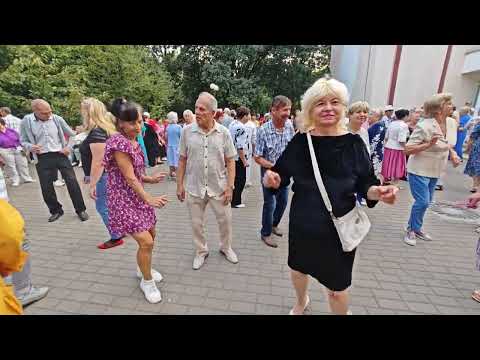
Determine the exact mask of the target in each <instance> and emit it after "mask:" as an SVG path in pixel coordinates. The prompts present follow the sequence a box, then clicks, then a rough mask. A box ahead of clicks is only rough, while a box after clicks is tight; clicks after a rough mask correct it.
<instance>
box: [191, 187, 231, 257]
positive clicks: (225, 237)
mask: <svg viewBox="0 0 480 360" xmlns="http://www.w3.org/2000/svg"><path fill="white" fill-rule="evenodd" d="M208 204H210V206H211V207H212V210H213V213H214V214H215V217H216V218H217V222H218V228H219V230H220V249H221V250H225V251H226V250H229V249H231V247H232V208H231V205H230V203H229V204H228V205H224V204H223V200H216V199H215V198H212V197H208V196H207V195H205V197H204V198H203V199H202V198H200V197H197V196H192V195H190V194H188V195H187V205H188V210H189V212H190V218H191V220H192V230H193V243H194V245H195V247H196V254H197V255H198V256H205V255H206V254H207V253H208V246H207V240H206V239H205V231H204V228H205V209H206V207H207V205H208Z"/></svg>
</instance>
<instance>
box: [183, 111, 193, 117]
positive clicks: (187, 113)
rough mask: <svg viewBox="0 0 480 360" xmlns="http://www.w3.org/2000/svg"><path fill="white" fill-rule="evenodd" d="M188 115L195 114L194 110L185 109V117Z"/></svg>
mask: <svg viewBox="0 0 480 360" xmlns="http://www.w3.org/2000/svg"><path fill="white" fill-rule="evenodd" d="M187 115H193V112H192V110H190V109H187V110H185V111H184V112H183V117H185V116H187Z"/></svg>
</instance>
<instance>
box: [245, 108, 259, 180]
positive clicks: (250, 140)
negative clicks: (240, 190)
mask: <svg viewBox="0 0 480 360" xmlns="http://www.w3.org/2000/svg"><path fill="white" fill-rule="evenodd" d="M245 128H246V129H247V161H248V167H247V175H246V179H245V187H250V186H252V166H253V164H254V163H255V162H254V161H253V154H254V152H255V142H256V141H257V124H255V122H253V121H252V119H251V117H250V120H248V121H247V123H246V124H245Z"/></svg>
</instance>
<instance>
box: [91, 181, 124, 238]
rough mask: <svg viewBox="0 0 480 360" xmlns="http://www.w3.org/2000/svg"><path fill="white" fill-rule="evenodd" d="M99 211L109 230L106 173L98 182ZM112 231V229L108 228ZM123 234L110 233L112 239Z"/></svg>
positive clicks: (96, 205) (97, 207)
mask: <svg viewBox="0 0 480 360" xmlns="http://www.w3.org/2000/svg"><path fill="white" fill-rule="evenodd" d="M95 207H96V209H97V212H98V213H99V214H100V216H101V217H102V220H103V223H104V224H105V226H106V227H107V230H108V208H107V174H106V173H104V174H103V175H102V177H101V178H100V180H98V182H97V201H96V202H95ZM108 231H109V232H110V230H108ZM121 237H122V236H121V235H117V234H112V233H110V238H111V239H112V240H117V239H120V238H121Z"/></svg>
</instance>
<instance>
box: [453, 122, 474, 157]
mask: <svg viewBox="0 0 480 360" xmlns="http://www.w3.org/2000/svg"><path fill="white" fill-rule="evenodd" d="M470 119H471V117H470V115H462V116H460V125H459V127H461V128H463V130H462V131H460V130H458V131H457V143H456V144H455V152H456V153H457V155H458V156H459V157H460V159H463V143H464V142H465V137H466V136H467V130H466V129H465V126H467V124H468V122H469V121H470Z"/></svg>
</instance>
